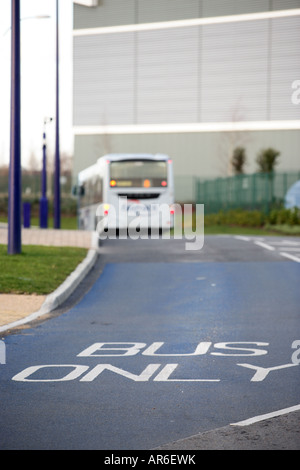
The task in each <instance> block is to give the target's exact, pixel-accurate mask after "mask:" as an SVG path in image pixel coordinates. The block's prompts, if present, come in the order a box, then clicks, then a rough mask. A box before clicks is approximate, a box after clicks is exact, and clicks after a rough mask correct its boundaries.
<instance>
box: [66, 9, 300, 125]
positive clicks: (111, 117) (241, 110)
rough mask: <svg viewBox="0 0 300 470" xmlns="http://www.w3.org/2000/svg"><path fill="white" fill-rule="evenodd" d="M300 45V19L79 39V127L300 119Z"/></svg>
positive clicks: (76, 105) (76, 72) (76, 115)
mask: <svg viewBox="0 0 300 470" xmlns="http://www.w3.org/2000/svg"><path fill="white" fill-rule="evenodd" d="M226 3H230V2H226ZM87 10H90V9H87ZM91 10H93V9H91ZM99 10H101V8H100V7H99ZM299 44H300V16H297V17H290V18H278V19H272V20H270V19H268V20H257V21H242V22H238V23H224V24H213V25H207V26H191V27H179V28H172V29H159V30H150V31H142V32H141V31H140V32H126V33H124V32H123V33H110V34H95V35H89V36H79V37H74V125H75V126H84V125H85V126H91V125H94V126H98V125H108V124H154V123H155V124H157V123H185V122H189V123H190V122H226V121H229V122H230V121H251V120H254V121H264V120H283V119H286V120H290V119H299V109H298V108H297V106H295V105H293V104H292V102H291V84H292V82H293V80H295V79H296V78H297V77H298V75H299V70H300V48H299Z"/></svg>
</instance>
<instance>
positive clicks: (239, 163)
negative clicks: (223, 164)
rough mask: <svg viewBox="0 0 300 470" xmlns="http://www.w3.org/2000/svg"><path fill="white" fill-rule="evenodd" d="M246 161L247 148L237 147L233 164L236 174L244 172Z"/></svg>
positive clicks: (232, 160) (233, 156) (232, 159)
mask: <svg viewBox="0 0 300 470" xmlns="http://www.w3.org/2000/svg"><path fill="white" fill-rule="evenodd" d="M245 163H246V150H245V149H244V147H236V148H235V149H234V151H233V155H232V158H231V164H232V168H233V172H234V174H236V175H240V174H242V173H244V165H245Z"/></svg>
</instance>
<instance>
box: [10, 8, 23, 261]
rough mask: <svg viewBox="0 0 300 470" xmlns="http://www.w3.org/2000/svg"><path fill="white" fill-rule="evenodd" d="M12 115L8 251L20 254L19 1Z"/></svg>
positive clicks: (15, 16) (13, 54)
mask: <svg viewBox="0 0 300 470" xmlns="http://www.w3.org/2000/svg"><path fill="white" fill-rule="evenodd" d="M11 6H12V8H11V21H12V27H11V31H12V33H11V37H12V41H11V117H10V163H9V189H8V247H7V251H8V254H10V255H13V254H19V253H21V244H22V243H21V113H20V109H21V86H20V70H21V67H20V63H21V61H20V0H12V2H11Z"/></svg>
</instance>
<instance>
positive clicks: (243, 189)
mask: <svg viewBox="0 0 300 470" xmlns="http://www.w3.org/2000/svg"><path fill="white" fill-rule="evenodd" d="M299 179H300V171H299V172H293V173H273V174H270V173H254V174H252V175H237V176H232V177H229V178H217V179H214V180H206V181H200V180H198V181H197V182H196V201H197V203H198V204H205V213H216V212H219V211H221V210H224V211H226V210H230V209H247V210H262V211H264V212H269V211H270V210H271V209H273V208H275V207H280V206H282V204H283V202H284V197H285V194H286V192H287V190H288V189H289V188H290V187H291V186H292V185H293V184H294V183H295V182H296V181H298V180H299Z"/></svg>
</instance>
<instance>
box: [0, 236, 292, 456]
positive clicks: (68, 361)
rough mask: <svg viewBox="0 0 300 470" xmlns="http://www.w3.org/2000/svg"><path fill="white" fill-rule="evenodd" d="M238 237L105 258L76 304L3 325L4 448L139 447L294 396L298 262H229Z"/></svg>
mask: <svg viewBox="0 0 300 470" xmlns="http://www.w3.org/2000/svg"><path fill="white" fill-rule="evenodd" d="M126 242H127V241H124V242H123V243H124V246H127V247H128V245H126ZM158 243H160V241H158ZM164 243H165V241H164ZM215 243H217V244H218V246H220V245H221V244H223V250H221V251H222V252H221V251H220V252H219V253H217V256H216V258H219V259H218V260H216V261H212V260H211V257H212V255H213V253H214V250H215V245H214V244H215ZM238 243H241V244H242V243H243V242H242V241H238V240H233V239H230V240H229V239H228V240H226V239H225V238H224V239H221V237H220V239H219V241H217V242H216V239H215V238H213V239H212V240H208V241H207V247H206V250H207V251H205V252H204V253H203V258H201V259H200V260H199V259H198V260H197V261H198V262H195V254H193V255H191V256H193V260H192V261H191V258H184V261H180V262H179V260H178V259H175V260H174V259H173V261H172V262H170V259H163V258H162V257H161V256H157V255H155V253H154V252H153V251H152V252H151V250H150V251H149V252H148V253H147V256H148V257H150V259H151V260H152V261H151V262H149V260H148V261H147V262H146V260H145V259H141V258H139V259H140V261H138V259H137V258H136V259H134V257H131V256H130V253H127V255H125V254H124V252H123V251H122V250H120V253H119V257H118V256H117V255H116V254H115V255H114V256H112V257H110V259H112V260H113V261H114V262H111V263H107V262H106V261H107V259H105V256H104V259H103V261H102V262H103V265H102V267H101V275H100V276H99V277H98V278H97V279H96V281H95V282H94V283H93V285H92V287H91V288H90V290H89V291H88V292H87V294H86V295H84V296H83V297H82V299H81V301H80V302H78V303H77V304H76V305H74V306H73V307H72V308H71V309H69V310H67V311H66V312H65V313H63V314H61V315H60V316H57V317H55V318H53V319H51V321H47V322H44V323H41V324H40V325H39V326H38V327H36V328H32V329H27V330H25V331H23V332H19V333H18V334H16V335H11V336H9V337H7V338H6V340H5V343H6V347H7V349H6V358H7V360H6V365H5V368H4V367H3V368H1V373H2V371H3V374H2V377H3V379H4V381H5V392H4V393H3V394H2V395H3V404H4V407H3V409H2V411H1V415H2V423H4V424H2V425H1V426H2V430H1V438H2V437H3V439H4V440H3V441H2V442H4V443H6V446H7V448H11V446H12V442H13V438H16V436H17V440H18V442H19V445H20V448H23V447H25V446H27V448H28V447H29V448H32V447H37V448H46V447H47V446H48V445H50V446H52V448H98V449H113V448H115V449H116V448H118V449H151V448H154V447H157V446H160V445H163V444H166V443H168V442H171V441H174V440H178V439H183V438H185V437H187V436H191V435H193V434H197V433H200V432H207V431H210V430H213V429H217V428H221V427H222V426H226V425H228V424H229V423H235V422H240V421H242V420H246V419H247V418H249V417H252V416H257V415H263V414H266V413H271V412H272V411H274V410H278V409H283V408H288V407H293V406H295V405H297V404H298V401H299V400H298V396H299V382H300V369H299V367H298V365H299V362H300V361H299V357H300V352H299V351H300V344H299V343H300V341H299V338H300V331H299V300H300V298H299V290H298V288H297V286H298V280H299V268H300V266H299V264H298V263H294V262H292V261H287V260H284V258H279V257H278V258H277V257H276V254H274V253H273V252H272V253H271V252H270V253H269V252H268V254H267V255H266V256H267V257H268V258H267V259H268V261H263V259H262V255H261V253H259V255H258V256H259V258H260V261H258V260H254V261H252V260H249V262H248V263H245V260H244V259H242V260H239V259H238V258H236V259H234V261H233V258H234V255H233V252H234V249H235V247H236V244H238ZM106 246H107V247H108V249H111V248H112V247H116V246H117V241H116V242H114V244H110V243H107V245H106ZM132 246H133V245H132ZM153 246H154V245H153ZM156 246H158V245H156ZM165 246H168V245H165ZM119 248H120V247H119ZM250 248H251V250H252V249H254V250H260V249H261V247H258V246H255V247H253V246H251V247H250ZM170 250H171V251H172V247H171V246H170ZM103 251H104V252H105V249H104V250H103ZM108 251H109V250H108ZM226 253H227V255H228V256H230V257H231V261H228V262H225V261H223V260H222V261H220V259H221V258H222V257H225V256H226ZM151 255H152V256H151ZM126 256H127V258H126ZM136 256H137V255H136ZM143 256H145V253H143ZM155 256H157V259H156V257H155ZM239 256H241V257H245V256H246V255H245V253H243V255H239ZM270 256H274V258H271V259H272V262H269V259H270V258H269V257H270ZM118 259H119V261H120V259H121V260H122V262H118ZM130 259H134V262H132V261H130ZM208 259H210V261H208ZM21 351H22V354H20V352H21ZM1 367H2V366H1ZM20 411H21V413H20ZM33 423H35V425H36V426H35V425H34V426H33ZM5 424H6V425H8V426H9V428H10V430H11V429H12V428H13V429H14V431H10V433H9V435H5V432H4V429H5ZM26 426H27V427H28V430H29V429H30V433H28V432H27V433H26V434H24V433H20V430H21V429H24V427H25V428H26ZM41 426H43V427H44V432H45V433H44V435H43V436H41V435H40V433H39V432H38V429H40V427H41ZM83 436H84V438H83ZM46 437H47V438H48V441H47V442H49V443H50V444H49V443H46Z"/></svg>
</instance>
